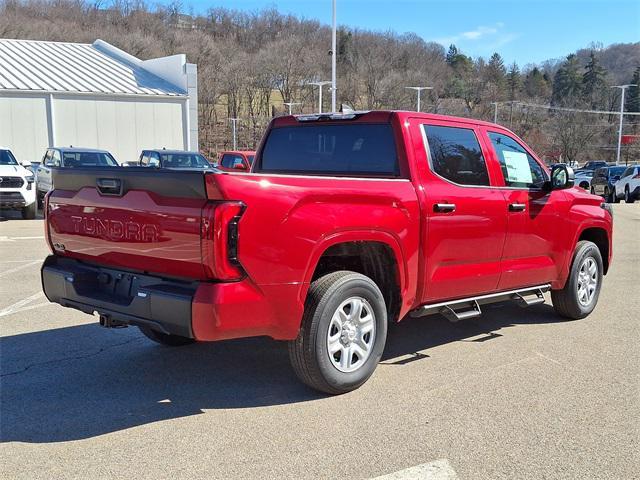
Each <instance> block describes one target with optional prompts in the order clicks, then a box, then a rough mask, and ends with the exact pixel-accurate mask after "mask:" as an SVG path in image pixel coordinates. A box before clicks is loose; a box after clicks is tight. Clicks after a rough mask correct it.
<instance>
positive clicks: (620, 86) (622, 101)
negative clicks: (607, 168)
mask: <svg viewBox="0 0 640 480" xmlns="http://www.w3.org/2000/svg"><path fill="white" fill-rule="evenodd" d="M635 86H636V85H633V84H631V85H614V86H613V87H611V88H619V89H620V90H622V91H621V92H620V125H619V127H618V149H617V150H616V165H620V146H621V145H622V118H623V117H624V92H625V91H626V90H627V88H629V87H635Z"/></svg>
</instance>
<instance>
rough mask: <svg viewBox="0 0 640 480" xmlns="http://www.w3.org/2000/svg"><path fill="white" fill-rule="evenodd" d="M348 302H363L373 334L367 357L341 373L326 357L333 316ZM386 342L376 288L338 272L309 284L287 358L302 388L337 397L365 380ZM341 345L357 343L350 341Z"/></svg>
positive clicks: (384, 317)
mask: <svg viewBox="0 0 640 480" xmlns="http://www.w3.org/2000/svg"><path fill="white" fill-rule="evenodd" d="M352 298H359V299H364V300H365V301H366V305H364V308H365V309H370V310H371V312H370V313H373V317H374V319H373V324H374V325H375V330H374V331H373V332H374V337H373V339H372V340H371V342H372V344H371V346H370V350H369V354H368V357H366V358H365V360H364V361H363V363H362V364H361V365H359V366H357V367H356V369H355V370H354V371H349V372H345V371H340V370H339V369H338V367H336V366H334V362H339V360H336V357H335V354H334V356H333V358H332V357H331V356H330V354H329V351H328V342H329V339H328V335H329V334H330V331H331V330H330V329H332V328H334V327H332V318H333V316H334V314H335V313H336V312H337V311H338V309H339V308H342V307H341V306H342V305H343V304H344V303H345V302H348V301H349V300H350V299H352ZM364 303H365V302H363V304H364ZM365 335H366V334H365ZM362 338H364V337H362ZM369 338H370V337H369ZM386 340H387V308H386V305H385V301H384V297H383V296H382V292H380V289H379V288H378V286H377V285H376V284H375V283H374V282H373V280H371V279H370V278H369V277H366V276H364V275H361V274H359V273H355V272H349V271H338V272H333V273H330V274H328V275H325V276H323V277H321V278H319V279H317V280H316V281H314V282H313V283H312V284H311V287H310V288H309V293H308V295H307V300H306V302H305V309H304V315H303V317H302V325H301V327H300V332H299V334H298V338H296V339H295V340H292V341H290V342H289V358H290V360H291V365H292V367H293V370H294V371H295V373H296V375H297V376H298V378H300V380H302V381H303V382H304V383H305V384H307V385H308V386H310V387H311V388H313V389H315V390H319V391H321V392H325V393H329V394H332V395H339V394H342V393H346V392H350V391H352V390H355V389H356V388H358V387H360V386H361V385H362V384H363V383H365V382H366V381H367V380H368V379H369V377H370V376H371V375H372V374H373V372H374V370H375V369H376V367H377V365H378V362H379V361H380V358H381V357H382V352H383V350H384V346H385V343H386ZM340 341H341V342H342V340H340ZM345 341H347V342H354V343H358V342H356V341H354V340H353V339H351V340H345ZM336 353H337V352H336ZM341 355H342V353H340V356H341ZM351 355H355V354H351ZM351 355H350V356H351ZM353 358H354V357H353V356H351V359H353ZM355 363H357V361H356V362H355Z"/></svg>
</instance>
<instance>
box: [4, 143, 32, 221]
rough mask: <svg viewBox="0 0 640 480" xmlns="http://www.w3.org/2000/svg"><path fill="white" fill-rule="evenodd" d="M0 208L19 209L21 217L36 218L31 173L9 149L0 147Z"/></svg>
mask: <svg viewBox="0 0 640 480" xmlns="http://www.w3.org/2000/svg"><path fill="white" fill-rule="evenodd" d="M0 208H1V209H13V210H20V211H21V212H22V218H24V219H34V218H36V211H37V208H38V204H37V203H36V188H35V184H34V176H33V173H32V172H31V171H30V170H28V169H26V168H24V167H23V166H22V165H20V164H19V163H18V161H17V160H16V157H14V156H13V154H12V153H11V150H9V149H7V148H1V147H0Z"/></svg>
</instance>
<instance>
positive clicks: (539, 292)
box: [409, 284, 551, 322]
mask: <svg viewBox="0 0 640 480" xmlns="http://www.w3.org/2000/svg"><path fill="white" fill-rule="evenodd" d="M550 289H551V285H550V284H545V285H537V286H535V287H527V288H519V289H517V290H509V291H506V292H498V293H491V294H488V295H480V296H477V297H468V298H461V299H459V300H451V301H449V302H440V303H432V304H430V305H423V306H422V307H419V308H417V309H416V310H413V311H412V312H411V313H410V314H409V315H411V316H412V317H424V316H426V315H433V314H435V313H440V314H441V315H444V316H445V317H446V319H447V320H449V321H450V322H459V321H460V320H466V319H468V318H474V317H479V316H480V315H481V314H482V310H481V309H480V305H486V304H488V303H496V302H503V301H506V300H513V301H515V302H516V303H517V304H518V305H519V306H521V307H523V308H524V307H530V306H532V305H539V304H541V303H544V293H545V292H547V291H549V290H550Z"/></svg>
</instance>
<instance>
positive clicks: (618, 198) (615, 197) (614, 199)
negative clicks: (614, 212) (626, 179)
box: [611, 187, 620, 203]
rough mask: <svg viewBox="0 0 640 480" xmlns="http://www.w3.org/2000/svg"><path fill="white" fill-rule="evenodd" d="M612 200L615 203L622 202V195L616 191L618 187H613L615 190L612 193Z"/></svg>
mask: <svg viewBox="0 0 640 480" xmlns="http://www.w3.org/2000/svg"><path fill="white" fill-rule="evenodd" d="M611 200H612V202H613V203H620V197H618V193H617V192H616V187H613V192H612V193H611Z"/></svg>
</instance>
